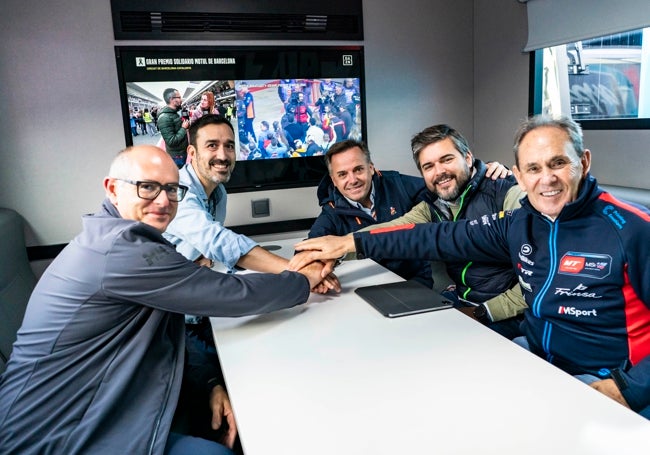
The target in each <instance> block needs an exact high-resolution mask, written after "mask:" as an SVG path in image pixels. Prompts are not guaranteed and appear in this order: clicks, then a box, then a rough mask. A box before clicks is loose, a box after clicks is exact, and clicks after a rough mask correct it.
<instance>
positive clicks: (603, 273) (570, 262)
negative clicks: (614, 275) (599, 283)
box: [558, 251, 612, 280]
mask: <svg viewBox="0 0 650 455" xmlns="http://www.w3.org/2000/svg"><path fill="white" fill-rule="evenodd" d="M611 268H612V257H611V256H610V255H608V254H597V253H579V252H576V251H568V252H566V253H565V254H564V256H562V259H561V260H560V266H559V268H558V273H559V274H560V275H576V276H588V277H590V278H596V279H597V280H602V279H603V278H605V277H607V276H609V274H610V273H611Z"/></svg>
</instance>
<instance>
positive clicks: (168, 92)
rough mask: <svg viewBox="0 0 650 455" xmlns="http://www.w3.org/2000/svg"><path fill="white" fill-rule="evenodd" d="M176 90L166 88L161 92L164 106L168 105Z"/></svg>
mask: <svg viewBox="0 0 650 455" xmlns="http://www.w3.org/2000/svg"><path fill="white" fill-rule="evenodd" d="M177 91H178V90H176V89H175V88H166V89H165V91H164V92H163V99H164V100H165V103H166V104H169V103H171V102H172V98H173V97H174V93H176V92H177Z"/></svg>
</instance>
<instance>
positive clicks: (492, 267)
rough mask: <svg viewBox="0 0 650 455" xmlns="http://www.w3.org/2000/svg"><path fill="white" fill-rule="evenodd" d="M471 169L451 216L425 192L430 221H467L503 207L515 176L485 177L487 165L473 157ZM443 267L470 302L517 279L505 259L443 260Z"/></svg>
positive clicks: (485, 297)
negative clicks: (456, 211)
mask: <svg viewBox="0 0 650 455" xmlns="http://www.w3.org/2000/svg"><path fill="white" fill-rule="evenodd" d="M474 169H476V172H475V173H474V175H473V176H472V178H471V179H470V180H469V182H467V185H466V186H465V190H464V191H463V193H462V194H461V195H460V197H459V205H460V207H459V210H458V213H457V214H456V216H455V217H454V216H453V214H452V213H451V210H449V207H448V206H447V205H445V203H444V202H442V201H440V200H439V199H438V197H437V196H435V195H434V194H433V193H430V192H428V193H427V196H426V199H427V202H428V203H429V209H430V211H431V219H432V220H437V221H456V220H471V219H474V218H479V217H481V216H483V215H485V214H486V213H488V214H489V213H496V212H500V211H502V210H503V203H504V201H505V198H506V194H507V193H508V191H509V190H510V188H512V187H513V186H515V185H516V184H517V181H516V180H515V178H514V177H513V176H512V175H510V176H508V177H506V178H503V179H497V180H492V179H489V178H485V172H486V171H487V167H486V166H485V164H483V162H482V161H481V160H478V159H475V160H474ZM445 267H446V269H447V274H448V275H449V277H450V278H451V279H452V280H453V281H454V283H456V290H457V293H458V295H459V296H460V297H462V298H463V299H465V300H470V301H472V302H484V301H486V300H489V299H491V298H492V297H496V296H497V295H499V294H501V293H503V292H505V291H507V290H508V289H510V288H511V287H513V286H514V285H515V283H516V282H517V278H516V276H515V274H514V271H513V270H512V267H510V264H509V263H507V262H506V263H501V264H499V263H496V262H495V261H494V260H492V261H490V262H475V261H467V260H465V261H462V262H457V261H445Z"/></svg>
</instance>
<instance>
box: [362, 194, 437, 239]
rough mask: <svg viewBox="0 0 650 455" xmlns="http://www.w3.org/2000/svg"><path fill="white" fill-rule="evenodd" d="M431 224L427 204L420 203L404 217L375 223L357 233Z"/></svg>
mask: <svg viewBox="0 0 650 455" xmlns="http://www.w3.org/2000/svg"><path fill="white" fill-rule="evenodd" d="M430 222H431V210H430V209H429V204H428V203H426V202H424V201H422V202H420V203H419V204H418V205H416V206H415V207H413V208H412V209H411V210H410V211H408V212H407V213H405V214H404V215H402V216H400V217H398V218H395V219H393V220H390V221H385V222H383V223H377V224H373V225H370V226H366V227H365V228H363V229H359V232H363V231H370V230H373V229H378V228H383V227H389V226H401V225H402V224H411V223H412V224H420V223H430Z"/></svg>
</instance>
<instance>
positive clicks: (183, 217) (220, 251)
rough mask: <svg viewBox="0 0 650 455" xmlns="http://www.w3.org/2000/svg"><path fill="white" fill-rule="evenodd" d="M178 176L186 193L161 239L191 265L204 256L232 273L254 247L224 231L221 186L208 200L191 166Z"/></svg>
mask: <svg viewBox="0 0 650 455" xmlns="http://www.w3.org/2000/svg"><path fill="white" fill-rule="evenodd" d="M179 174H180V183H181V184H182V185H186V186H187V187H188V188H189V189H188V191H187V194H186V195H185V198H184V199H183V200H182V201H181V202H179V203H178V213H177V214H176V218H174V220H173V221H172V222H171V223H170V224H169V226H168V227H167V230H166V231H165V233H164V234H163V235H164V237H165V238H166V239H167V240H169V241H170V242H171V243H173V244H174V245H176V251H178V252H179V253H180V254H182V255H183V256H185V257H186V258H188V259H190V260H192V261H193V260H195V259H197V258H198V257H199V256H201V255H203V256H205V257H206V258H208V259H212V260H213V261H218V262H221V263H222V264H224V265H225V266H226V267H227V268H228V270H230V271H232V270H233V268H234V266H235V264H237V262H238V261H239V258H241V257H242V256H244V255H245V254H246V253H248V252H249V251H250V250H252V249H253V247H255V246H256V245H257V243H255V242H254V241H253V240H251V239H249V238H248V237H246V236H245V235H240V234H236V233H234V232H232V231H231V230H230V229H228V228H226V227H224V225H223V222H224V221H225V219H226V203H227V199H228V195H227V193H226V190H225V188H224V187H223V185H219V186H217V188H216V189H215V190H214V191H213V192H212V194H211V195H210V197H208V195H207V194H206V193H205V190H204V189H203V185H201V181H200V180H199V178H198V177H197V175H196V173H195V172H194V168H193V167H192V165H191V164H186V165H185V166H183V167H182V168H181V169H180V170H179Z"/></svg>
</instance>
